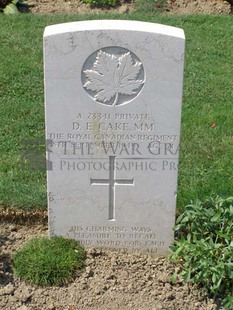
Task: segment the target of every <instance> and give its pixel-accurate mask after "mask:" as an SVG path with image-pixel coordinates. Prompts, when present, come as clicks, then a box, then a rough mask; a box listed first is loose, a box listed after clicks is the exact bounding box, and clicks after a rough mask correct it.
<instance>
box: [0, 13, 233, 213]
mask: <svg viewBox="0 0 233 310" xmlns="http://www.w3.org/2000/svg"><path fill="white" fill-rule="evenodd" d="M100 18H105V19H119V18H121V19H134V20H141V21H148V22H158V23H163V24H167V25H172V26H176V27H181V28H183V29H184V31H185V34H186V65H185V78H184V97H183V114H182V136H181V141H182V143H181V153H180V170H179V187H178V209H179V211H182V210H183V208H184V206H185V205H186V204H188V203H190V201H191V200H196V199H197V198H198V199H201V200H202V199H205V198H206V197H209V196H211V195H214V196H215V195H221V196H224V197H227V196H231V195H232V193H233V173H232V166H233V135H232V132H233V121H232V118H233V104H232V100H233V74H232V68H233V57H232V51H233V41H232V37H233V23H232V17H231V16H202V15H200V16H177V15H176V16H163V15H148V14H147V15H146V14H140V15H139V14H128V15H118V16H117V15H109V14H105V15H102V16H101V15H96V16H95V15H83V16H82V15H78V16H74V15H57V16H35V15H23V14H22V15H20V16H12V17H11V16H3V15H1V19H0V36H1V44H0V55H1V63H0V113H1V118H0V131H1V132H0V146H1V149H0V205H5V206H12V207H20V208H34V207H40V208H46V204H47V201H46V176H45V169H44V168H41V169H39V170H34V171H33V170H28V169H26V168H24V166H22V158H23V156H22V154H23V152H24V149H25V142H23V141H24V140H30V139H31V140H40V141H42V142H41V144H43V141H44V98H43V43H42V36H43V30H44V28H45V26H47V25H50V24H56V23H63V22H69V21H77V20H84V19H100ZM40 152H41V155H42V154H43V153H44V146H43V145H41V146H40ZM34 160H35V162H36V166H38V167H39V166H40V158H37V157H35V158H34ZM37 164H38V165H37Z"/></svg>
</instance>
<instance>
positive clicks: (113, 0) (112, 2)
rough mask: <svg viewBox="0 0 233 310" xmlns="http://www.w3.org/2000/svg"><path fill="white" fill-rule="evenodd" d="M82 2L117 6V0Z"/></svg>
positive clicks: (101, 5) (94, 5)
mask: <svg viewBox="0 0 233 310" xmlns="http://www.w3.org/2000/svg"><path fill="white" fill-rule="evenodd" d="M82 2H84V3H87V4H90V5H91V7H105V6H116V4H117V0H82Z"/></svg>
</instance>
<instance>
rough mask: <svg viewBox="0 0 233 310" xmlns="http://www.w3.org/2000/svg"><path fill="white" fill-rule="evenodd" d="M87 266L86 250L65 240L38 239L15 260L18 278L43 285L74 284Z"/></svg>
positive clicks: (70, 240)
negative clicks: (80, 271) (75, 279)
mask: <svg viewBox="0 0 233 310" xmlns="http://www.w3.org/2000/svg"><path fill="white" fill-rule="evenodd" d="M84 265H85V250H84V248H83V247H82V246H81V245H80V243H79V242H78V241H75V240H72V239H66V238H63V237H57V236H56V237H52V238H51V239H49V238H46V237H43V238H34V239H32V240H30V241H29V242H27V243H26V244H25V245H24V246H23V247H22V248H21V250H19V251H18V252H17V253H16V254H15V256H14V258H13V268H14V271H15V274H16V276H18V277H19V278H21V279H23V280H25V281H26V282H27V283H29V284H36V285H39V286H49V285H61V284H65V283H68V282H70V281H71V280H73V279H74V278H75V277H76V276H77V273H78V271H79V270H80V269H81V268H82V267H84Z"/></svg>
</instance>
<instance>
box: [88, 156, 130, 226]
mask: <svg viewBox="0 0 233 310" xmlns="http://www.w3.org/2000/svg"><path fill="white" fill-rule="evenodd" d="M115 158H116V156H110V157H109V178H108V179H92V178H91V185H108V186H109V220H110V221H114V220H115V185H134V179H131V180H123V179H116V178H115V173H116V170H115Z"/></svg>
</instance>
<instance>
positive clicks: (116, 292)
mask: <svg viewBox="0 0 233 310" xmlns="http://www.w3.org/2000/svg"><path fill="white" fill-rule="evenodd" d="M133 9H134V7H133V1H131V2H129V1H128V2H127V3H126V2H122V4H121V5H120V6H118V7H117V8H115V9H111V11H113V12H119V13H123V12H130V11H133ZM31 11H32V13H41V14H45V13H46V14H47V13H49V14H51V13H80V14H81V13H90V12H95V13H98V12H103V11H109V10H102V9H94V10H93V9H92V10H91V9H90V7H89V6H87V5H85V4H83V3H82V2H81V1H79V0H34V6H33V7H32V8H31ZM176 13H181V14H183V13H184V14H186V13H204V14H229V13H230V6H229V4H228V3H227V2H225V1H221V0H206V1H203V0H173V1H170V10H169V11H168V12H167V14H176ZM46 234H47V227H46V225H42V224H37V225H17V224H10V223H9V221H7V222H6V223H4V224H3V223H1V224H0V309H3V310H108V309H109V310H110V309H111V310H116V309H120V310H131V309H133V310H157V309H161V310H170V309H172V310H183V309H186V310H214V309H220V308H219V307H217V305H216V304H215V303H214V302H213V301H211V300H209V299H208V297H207V295H206V294H205V293H204V292H202V291H201V290H200V289H198V288H197V287H195V286H192V285H191V284H190V285H188V284H184V283H182V281H178V283H177V284H176V285H172V284H171V282H170V277H171V275H172V274H173V272H174V271H175V270H176V269H177V268H179V267H178V266H174V265H173V264H171V263H170V262H169V261H168V260H167V259H165V258H157V259H156V258H151V257H149V256H143V255H140V256H138V255H132V254H131V255H130V254H126V253H122V252H114V251H104V252H102V251H100V250H95V249H90V250H88V252H87V267H86V268H85V269H84V270H83V272H82V273H81V274H80V276H79V277H77V278H76V279H75V281H74V282H72V283H70V284H68V285H65V286H63V287H50V288H40V287H36V286H30V285H27V284H26V283H24V282H23V281H20V279H17V278H15V276H14V274H13V271H12V267H11V258H12V255H13V253H15V251H16V250H17V249H19V248H20V247H21V246H22V244H23V243H24V242H25V241H26V240H28V239H30V238H32V237H35V236H41V235H46ZM25 263H27V262H25Z"/></svg>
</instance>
